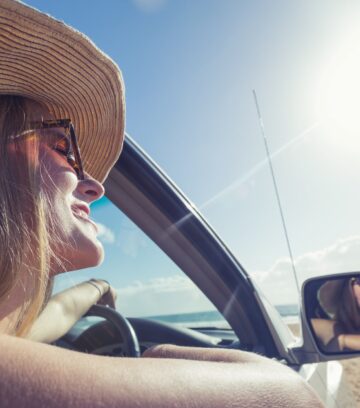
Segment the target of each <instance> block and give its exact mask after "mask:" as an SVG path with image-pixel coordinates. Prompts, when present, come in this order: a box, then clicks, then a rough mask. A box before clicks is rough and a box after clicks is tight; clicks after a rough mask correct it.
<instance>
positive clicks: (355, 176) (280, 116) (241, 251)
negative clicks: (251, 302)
mask: <svg viewBox="0 0 360 408" xmlns="http://www.w3.org/2000/svg"><path fill="white" fill-rule="evenodd" d="M26 3H27V4H29V5H32V6H34V7H36V8H38V9H40V10H42V11H45V12H47V13H49V14H51V15H53V16H54V17H56V18H58V19H62V20H64V21H65V22H66V23H68V24H70V25H72V26H74V27H75V28H77V29H78V30H80V31H82V32H84V33H85V34H87V35H88V36H89V37H90V38H91V39H92V40H93V41H94V42H95V43H96V44H97V45H98V46H99V47H100V48H102V49H103V50H104V51H105V52H107V53H108V54H109V55H110V56H111V57H112V58H113V59H114V60H115V61H116V62H117V63H118V64H119V66H120V67H121V69H122V71H123V74H124V78H125V83H126V92H127V126H126V127H127V131H128V132H129V134H130V135H132V136H133V138H134V139H135V140H136V141H137V142H138V143H139V144H140V145H141V146H142V147H143V148H144V149H145V150H146V151H147V152H148V153H149V154H150V155H151V156H152V157H153V158H154V159H155V160H156V161H157V162H158V163H159V165H160V166H161V167H162V168H163V169H164V170H165V171H166V172H167V173H168V174H169V175H170V177H171V178H172V179H173V180H174V181H175V182H176V183H177V184H178V185H179V187H180V188H181V189H182V190H183V191H184V192H185V193H186V194H187V195H188V196H189V197H190V199H191V200H192V201H193V202H194V203H195V204H196V205H197V206H198V207H199V208H200V209H201V211H202V212H203V214H204V215H205V216H206V217H207V219H208V220H209V221H210V223H211V224H212V225H213V226H214V227H215V229H216V230H217V231H218V232H219V234H220V235H221V236H222V237H223V238H224V240H225V242H227V243H228V245H229V247H230V248H231V249H232V251H233V252H234V253H235V255H236V256H237V257H238V258H239V260H240V262H241V263H242V264H243V265H244V266H245V268H246V269H247V270H248V271H249V273H251V274H253V275H254V276H257V277H258V279H259V282H262V283H264V285H265V286H266V287H268V288H269V287H272V289H271V290H270V292H269V293H270V297H271V296H274V297H276V292H277V288H276V286H277V285H279V281H280V280H281V282H283V283H284V290H285V291H286V290H289V291H290V292H291V290H290V289H287V288H290V287H291V285H293V281H292V277H291V270H290V266H289V264H288V263H287V260H286V257H287V249H286V244H285V239H284V235H283V231H282V226H281V222H280V217H279V212H278V209H277V206H276V201H275V195H274V191H273V186H272V182H271V178H270V173H269V169H268V167H267V165H266V162H264V160H265V158H266V157H265V150H264V146H263V143H262V140H261V136H260V131H259V125H258V121H257V117H256V110H255V106H254V102H253V97H252V89H256V91H257V95H258V99H259V103H260V108H261V111H262V116H263V120H264V124H265V131H266V134H267V137H268V141H269V145H270V150H271V152H273V153H275V152H278V153H277V154H275V155H274V157H273V163H274V169H275V173H276V176H277V180H278V185H279V190H280V195H281V199H282V202H283V207H284V213H285V218H286V221H287V225H288V230H289V236H290V239H291V243H292V246H293V253H294V255H295V258H296V260H297V266H298V268H299V274H302V275H303V276H309V275H311V274H312V275H316V274H320V273H325V272H326V271H333V272H340V271H343V270H347V269H344V268H350V269H358V270H360V254H359V255H357V254H358V251H357V250H354V248H358V247H357V245H358V240H357V237H358V236H359V235H360V217H359V214H358V209H359V208H360V194H359V193H358V189H359V178H360V164H359V162H360V161H359V160H358V157H359V154H360V143H359V133H360V126H359V124H358V123H357V120H356V118H358V117H360V115H359V113H360V112H359V111H358V110H359V106H360V104H359V102H360V101H359V95H360V92H359V91H360V81H359V78H358V75H357V73H358V72H360V71H359V68H360V49H359V46H358V44H359V43H360V41H359V40H360V32H359V30H358V28H357V27H358V21H360V3H359V2H357V1H343V2H339V1H332V0H317V1H310V0H303V1H301V2H294V1H293V2H289V1H285V0H282V1H271V2H269V1H260V0H255V1H251V2H250V1H246V2H245V1H240V0H233V1H231V0H225V1H221V2H220V1H217V0H197V1H190V0H181V1H180V0H179V1H177V0H150V1H148V2H146V1H145V0H136V1H135V0H133V1H132V0H129V1H125V0H123V1H115V0H113V1H110V0H107V1H103V2H89V1H84V0H77V1H71V2H70V1H66V0H63V1H61V2H59V1H51V0H50V1H49V0H46V1H45V0H44V1H26ZM149 5H150V6H149ZM108 213H109V214H110V210H109V211H108ZM95 215H96V214H95ZM109 217H110V216H109V215H104V220H102V221H101V222H103V223H104V224H105V225H106V222H107V221H106V220H107V219H110V218H109ZM123 222H125V221H123ZM119 228H120V227H119ZM140 241H141V240H140ZM149 245H150V244H149ZM108 246H109V248H108V249H109V251H108V252H110V253H111V251H112V249H111V245H110V244H108ZM345 247H346V250H345V249H344V248H345ZM143 250H144V249H143ZM334 253H336V256H335V255H334ZM349 253H351V257H349V256H347V255H346V254H349ZM109 257H111V255H109ZM311 259H312V261H311V262H310V260H311ZM329 259H332V260H333V262H332V263H329ZM334 259H336V261H334ZM109 262H110V261H109ZM124 262H125V261H124ZM115 263H116V262H115V261H114V264H115ZM104 268H105V267H104ZM104 270H108V269H106V268H105V269H104ZM105 273H106V272H105ZM174 273H175V272H174ZM276 276H277V278H276V279H274V277H276ZM272 285H273V286H272Z"/></svg>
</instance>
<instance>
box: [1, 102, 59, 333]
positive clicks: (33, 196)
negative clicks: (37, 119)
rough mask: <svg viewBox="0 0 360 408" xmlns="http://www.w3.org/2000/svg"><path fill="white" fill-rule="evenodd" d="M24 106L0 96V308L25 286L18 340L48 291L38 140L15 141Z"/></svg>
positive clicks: (26, 124)
mask: <svg viewBox="0 0 360 408" xmlns="http://www.w3.org/2000/svg"><path fill="white" fill-rule="evenodd" d="M27 102H28V100H27V99H26V98H24V97H21V96H11V95H2V96H0V157H1V160H0V307H1V304H3V302H6V301H7V300H8V298H9V295H10V294H11V291H12V290H13V289H14V288H15V286H16V285H19V284H22V285H23V286H25V285H26V295H27V296H26V298H25V300H24V302H23V304H22V306H21V311H20V314H19V315H18V316H17V319H16V321H15V322H14V324H13V327H12V330H11V331H12V334H15V335H18V336H24V335H25V334H26V333H27V332H28V330H29V329H30V327H31V325H32V323H33V322H34V320H35V319H36V318H37V316H38V314H39V312H40V311H41V309H42V307H43V305H44V302H45V300H46V298H47V296H48V295H49V291H50V290H51V288H50V286H51V285H49V282H50V279H49V271H50V257H51V250H50V245H49V233H48V221H49V220H48V219H47V216H46V214H47V211H46V207H47V200H46V197H45V195H44V193H43V191H42V190H41V183H40V167H39V138H36V137H33V138H31V139H29V140H24V139H23V138H21V137H19V138H16V137H14V136H15V135H19V134H21V133H22V132H24V131H26V130H28V129H30V128H31V124H30V123H31V120H32V118H31V109H29V107H28V106H29V104H28V103H27ZM24 271H25V272H24ZM24 291H25V290H24Z"/></svg>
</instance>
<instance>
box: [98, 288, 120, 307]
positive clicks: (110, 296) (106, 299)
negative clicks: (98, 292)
mask: <svg viewBox="0 0 360 408" xmlns="http://www.w3.org/2000/svg"><path fill="white" fill-rule="evenodd" d="M116 298H117V293H116V290H115V289H114V288H113V287H112V286H110V285H109V287H108V290H107V292H105V293H104V294H103V295H102V297H101V298H100V299H99V300H98V302H97V304H98V305H104V306H110V307H111V308H113V309H116V304H115V302H116Z"/></svg>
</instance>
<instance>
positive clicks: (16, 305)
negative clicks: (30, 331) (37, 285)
mask: <svg viewBox="0 0 360 408" xmlns="http://www.w3.org/2000/svg"><path fill="white" fill-rule="evenodd" d="M29 275H30V276H31V274H29V273H28V271H27V273H21V274H20V277H19V279H18V280H17V283H16V284H15V286H14V287H13V288H12V289H11V291H10V292H9V293H8V295H7V296H6V298H5V299H4V300H3V301H2V302H1V303H0V334H10V335H15V331H16V326H17V323H18V321H19V317H20V315H21V313H22V311H23V307H24V305H25V303H26V302H27V301H28V300H29V299H30V296H31V293H30V291H31V289H29V288H31V284H30V285H29V283H28V282H26V281H27V280H28V279H29Z"/></svg>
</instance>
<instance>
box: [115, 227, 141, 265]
mask: <svg viewBox="0 0 360 408" xmlns="http://www.w3.org/2000/svg"><path fill="white" fill-rule="evenodd" d="M116 245H117V246H118V247H119V248H120V249H121V251H122V252H123V254H125V255H127V256H129V257H131V258H136V257H137V256H138V254H141V251H142V250H143V249H144V248H145V247H146V246H147V238H146V237H145V235H144V233H143V232H141V231H140V230H138V229H136V228H125V227H124V228H123V229H121V234H120V236H119V239H118V240H117V242H116Z"/></svg>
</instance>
